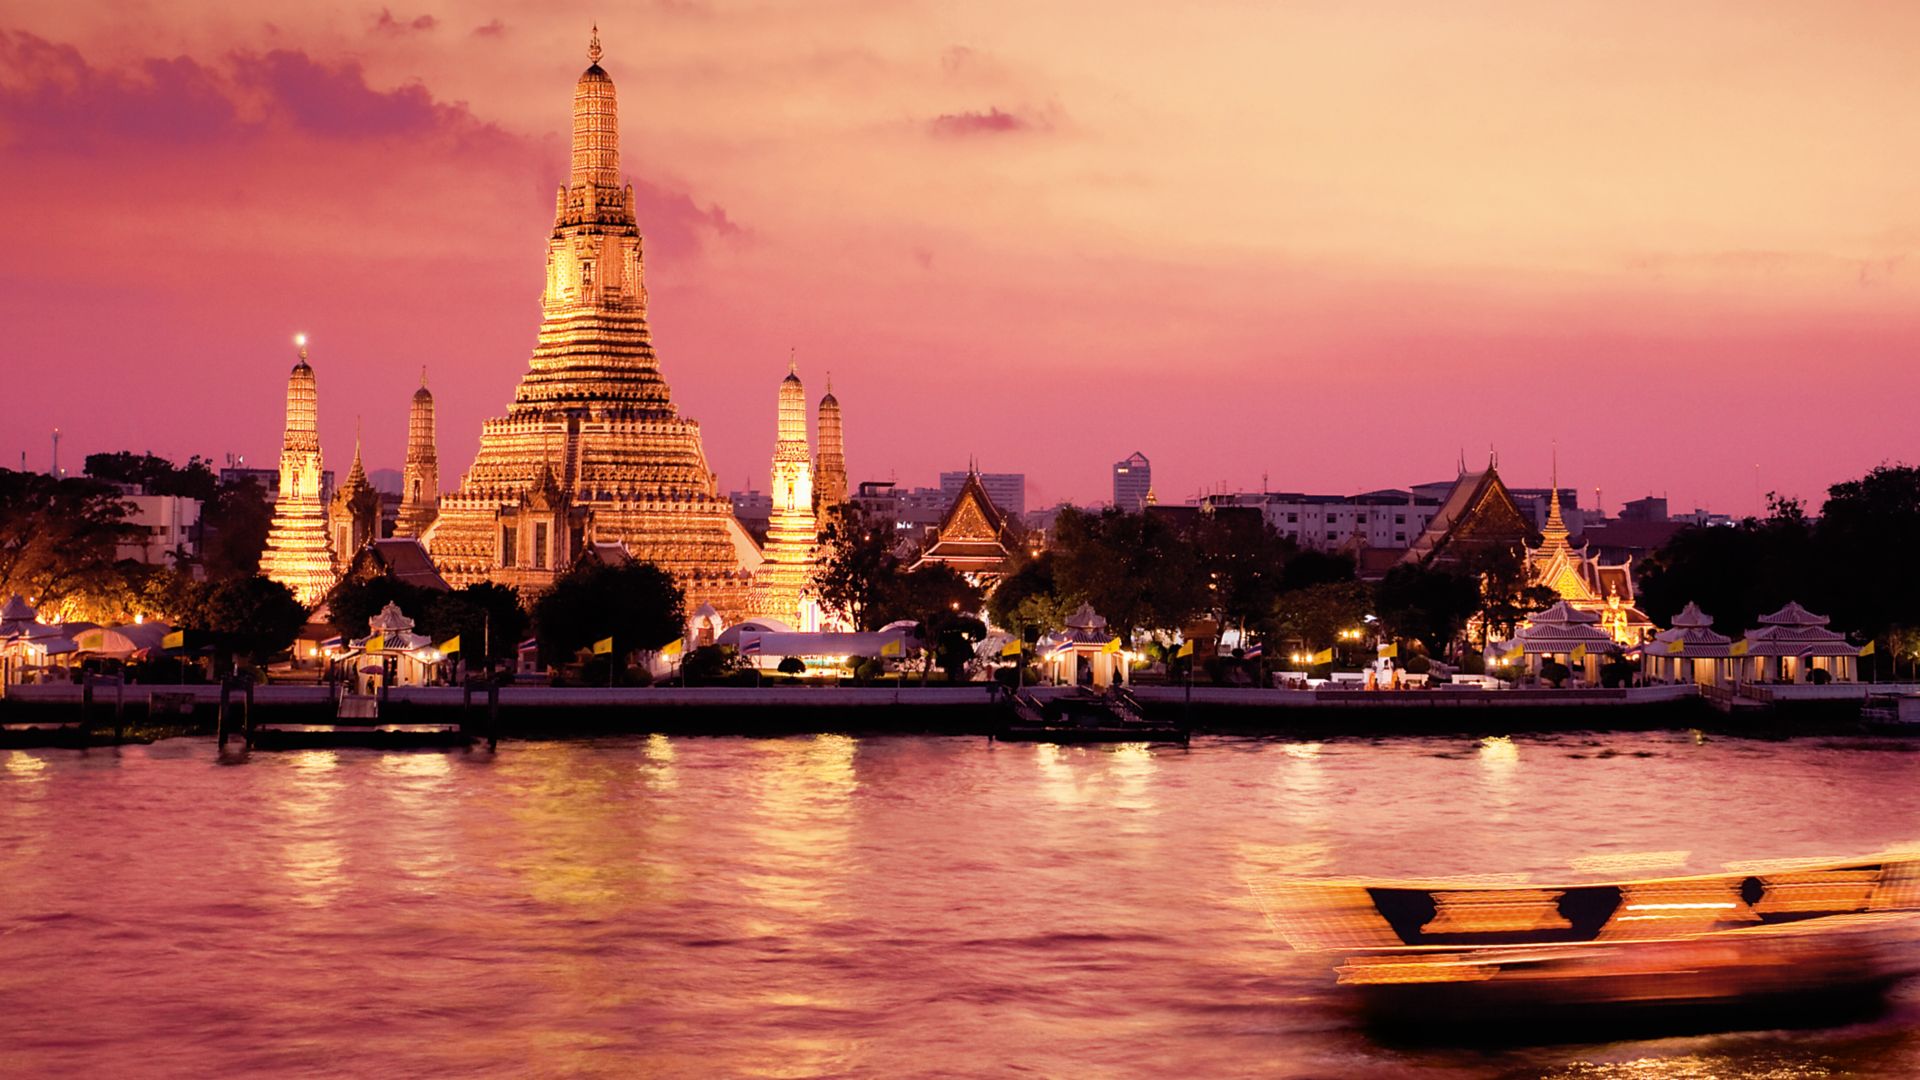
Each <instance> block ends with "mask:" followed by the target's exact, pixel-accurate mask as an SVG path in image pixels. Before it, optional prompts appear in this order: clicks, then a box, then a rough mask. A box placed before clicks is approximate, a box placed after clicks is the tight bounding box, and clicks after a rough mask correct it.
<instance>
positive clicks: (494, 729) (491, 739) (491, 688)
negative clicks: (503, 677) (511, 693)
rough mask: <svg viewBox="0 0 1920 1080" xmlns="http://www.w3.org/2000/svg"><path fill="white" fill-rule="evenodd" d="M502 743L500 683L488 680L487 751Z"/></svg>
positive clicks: (489, 751) (490, 751)
mask: <svg viewBox="0 0 1920 1080" xmlns="http://www.w3.org/2000/svg"><path fill="white" fill-rule="evenodd" d="M499 743H500V684H499V683H497V682H494V681H493V680H492V679H488V680H487V752H488V753H492V752H493V750H494V748H495V747H496V746H498V745H499Z"/></svg>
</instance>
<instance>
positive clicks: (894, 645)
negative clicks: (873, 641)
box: [880, 638, 903, 656]
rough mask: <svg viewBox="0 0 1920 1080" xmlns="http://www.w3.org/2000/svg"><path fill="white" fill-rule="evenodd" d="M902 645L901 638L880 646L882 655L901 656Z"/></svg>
mask: <svg viewBox="0 0 1920 1080" xmlns="http://www.w3.org/2000/svg"><path fill="white" fill-rule="evenodd" d="M902 644H903V642H902V640H901V639H900V638H894V639H893V640H892V641H888V642H885V643H883V644H882V645H881V646H880V655H881V656H899V655H900V651H901V645H902Z"/></svg>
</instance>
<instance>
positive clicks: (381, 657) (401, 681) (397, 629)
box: [345, 600, 442, 694]
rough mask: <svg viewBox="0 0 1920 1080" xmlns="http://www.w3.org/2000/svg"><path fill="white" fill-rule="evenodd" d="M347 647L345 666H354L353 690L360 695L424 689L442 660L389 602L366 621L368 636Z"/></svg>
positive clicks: (425, 637) (355, 639)
mask: <svg viewBox="0 0 1920 1080" xmlns="http://www.w3.org/2000/svg"><path fill="white" fill-rule="evenodd" d="M347 644H348V646H349V648H350V651H349V652H348V654H347V656H346V658H345V662H347V663H350V664H353V665H354V668H353V671H354V687H355V689H356V690H357V691H358V692H360V693H367V694H371V693H376V692H378V691H379V690H380V689H381V688H382V687H383V686H422V685H425V684H426V683H427V682H428V681H429V680H430V679H431V677H432V674H433V668H434V666H435V665H437V664H438V663H439V662H440V661H441V659H442V657H441V656H440V654H439V653H438V652H435V651H434V648H433V639H432V638H429V637H427V636H426V635H424V634H416V633H414V632H413V620H412V619H409V618H408V617H407V616H406V615H405V614H404V613H402V612H401V610H400V605H398V604H396V603H394V602H392V601H391V600H389V601H388V602H387V606H386V607H383V608H381V609H380V613H379V614H377V615H375V616H374V617H373V618H371V619H368V620H367V636H366V637H360V638H354V639H353V640H352V641H350V642H348V643H347ZM369 646H371V647H369Z"/></svg>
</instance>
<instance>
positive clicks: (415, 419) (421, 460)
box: [393, 367, 440, 537]
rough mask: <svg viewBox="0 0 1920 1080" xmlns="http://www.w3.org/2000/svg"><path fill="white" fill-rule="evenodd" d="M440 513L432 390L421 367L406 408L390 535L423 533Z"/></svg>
mask: <svg viewBox="0 0 1920 1080" xmlns="http://www.w3.org/2000/svg"><path fill="white" fill-rule="evenodd" d="M439 516H440V451H439V446H438V442H437V437H436V435H435V431H434V422H433V392H432V391H430V390H428V389H427V369H426V368H424V367H423V368H421V369H420V389H418V390H415V391H414V392H413V404H412V405H411V406H409V407H408V410H407V460H406V464H405V466H404V467H403V468H402V469H401V470H400V508H399V511H398V513H397V514H396V515H395V518H394V523H393V535H395V536H401V537H420V536H425V535H426V533H427V529H428V528H430V527H431V526H432V525H433V522H434V519H435V518H437V517H439Z"/></svg>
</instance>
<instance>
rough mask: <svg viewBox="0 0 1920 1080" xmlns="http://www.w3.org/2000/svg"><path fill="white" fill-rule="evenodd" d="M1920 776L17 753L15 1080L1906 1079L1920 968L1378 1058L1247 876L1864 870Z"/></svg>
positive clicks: (1518, 756)
mask: <svg viewBox="0 0 1920 1080" xmlns="http://www.w3.org/2000/svg"><path fill="white" fill-rule="evenodd" d="M1916 780H1920V754H1914V753H1908V752H1904V751H1903V750H1901V749H1899V748H1897V747H1888V746H1883V745H1874V744H1865V743H1825V742H1812V741H1799V742H1790V743H1773V742H1749V741H1742V740H1712V741H1706V742H1697V741H1696V740H1695V739H1694V738H1693V737H1691V736H1688V735H1685V734H1680V735H1609V736H1603V737H1596V738H1587V737H1573V736H1562V737H1552V738H1538V739H1529V738H1516V739H1514V740H1512V741H1506V740H1489V741H1486V742H1478V741H1474V740H1465V739H1461V740H1437V739H1436V740H1410V739H1398V740H1382V741H1337V742H1327V743H1306V744H1301V743H1285V742H1275V741H1264V740H1248V741H1224V740H1222V741H1216V740H1206V741H1201V742H1197V743H1196V744H1195V745H1194V747H1193V748H1192V749H1191V750H1186V751H1182V750H1171V749H1169V750H1159V749H1156V750H1148V749H1145V748H1139V747H1122V748H1114V749H1107V748H1099V749H1062V748H1054V747H1047V746H1037V747H1036V746H1012V745H1004V744H1002V745H994V744H989V743H987V742H986V741H984V740H980V739H937V738H879V739H862V740H855V739H850V738H845V737H839V736H821V737H815V738H796V739H777V740H746V739H678V738H675V739H667V738H661V737H654V738H651V739H646V738H642V739H633V740H611V741H596V742H575V743H548V744H539V743H535V744H526V743H511V744H506V745H503V747H502V748H501V750H500V753H499V754H498V755H497V756H492V757H490V756H487V755H485V754H481V753H474V754H455V755H439V754H382V753H376V752H361V751H343V752H337V753H336V752H306V753H289V754H255V755H253V756H252V758H251V760H230V761H229V762H227V763H224V764H223V763H221V762H219V761H218V760H217V755H216V753H215V750H214V748H213V746H212V745H211V744H210V743H208V742H205V741H200V740H173V741H169V742H164V743H160V744H157V745H155V746H152V747H131V748H127V749H125V750H123V751H120V752H117V753H116V752H98V751H96V752H93V753H90V754H86V755H81V754H76V753H73V752H70V751H0V1073H4V1074H6V1075H18V1076H45V1075H62V1074H71V1075H90V1076H147V1075H158V1076H188V1075H193V1076H203V1075H221V1074H254V1075H275V1076H304V1075H324V1076H333V1075H338V1076H401V1075H405V1076H423V1075H429V1076H430V1075H503V1076H638V1075H659V1076H782V1077H785V1076H829V1075H830V1076H889V1077H890V1076H906V1075H938V1076H975V1075H995V1076H998V1075H1027V1076H1076V1077H1077V1076H1282V1077H1293V1076H1299V1077H1305V1076H1314V1077H1372V1076H1383V1077H1384V1076H1417V1077H1456V1076H1458V1077H1466V1076H1500V1077H1506V1076H1511V1077H1533V1076H1550V1077H1556V1078H1568V1080H1571V1078H1581V1080H1587V1078H1603V1077H1604V1078H1612V1077H1636V1078H1638V1077H1662V1078H1667V1077H1689V1078H1692V1077H1702V1078H1704V1077H1768V1078H1776V1077H1816V1076H1842V1075H1861V1076H1879V1077H1910V1076H1916V1075H1920V990H1916V988H1915V987H1913V986H1911V985H1909V986H1907V987H1905V988H1903V989H1902V990H1901V991H1900V992H1899V993H1898V994H1896V996H1895V998H1894V1003H1893V1009H1892V1011H1891V1012H1890V1013H1889V1014H1888V1015H1886V1016H1883V1017H1879V1018H1876V1019H1873V1020H1870V1021H1864V1022H1861V1023H1859V1024H1856V1025H1854V1026H1851V1027H1846V1028H1839V1029H1826V1030H1817V1031H1796V1032H1761V1033H1741V1034H1727V1035H1721V1036H1713V1037H1704V1038H1689V1039H1674V1040H1662V1041H1656V1042H1642V1043H1631V1044H1628V1043H1616V1044H1601V1045H1593V1046H1559V1047H1546V1048H1532V1049H1518V1050H1505V1051H1482V1050H1465V1049H1435V1048H1431V1047H1429V1048H1407V1047H1394V1046H1387V1045H1382V1044H1381V1043H1379V1042H1377V1041H1376V1040H1375V1039H1374V1038H1373V1037H1371V1036H1370V1035H1368V1034H1367V1033H1366V1032H1365V1031H1364V1030H1362V1029H1360V1028H1358V1027H1356V1026H1355V1025H1354V1023H1353V1022H1352V1020H1351V1019H1350V1018H1349V1016H1348V1015H1347V1013H1346V1012H1345V1010H1344V1009H1343V1008H1342V1007H1341V1003H1340V999H1339V998H1338V997H1337V996H1336V995H1335V994H1334V993H1333V991H1332V987H1331V981H1332V980H1331V977H1330V976H1329V975H1328V973H1327V971H1326V970H1325V968H1324V967H1323V966H1322V965H1321V964H1319V963H1316V962H1314V961H1311V960H1308V959H1307V958H1305V957H1302V956H1299V955H1297V954H1293V953H1290V952H1288V951H1287V950H1286V949H1285V947H1284V946H1282V945H1281V944H1280V943H1279V942H1278V940H1277V939H1276V938H1275V937H1274V936H1273V935H1272V933H1271V932H1270V931H1269V929H1268V928H1267V926H1266V924H1265V922H1264V920H1263V918H1262V916H1261V914H1260V912H1259V910H1258V908H1257V906H1256V905H1255V903H1254V902H1253V900H1252V898H1251V896H1250V895H1249V892H1248V888H1247V884H1248V882H1249V881H1250V880H1254V879H1257V878H1260V877H1261V876H1263V875H1269V874H1272V873H1274V872H1276V871H1283V870H1284V871H1290V872H1314V873H1319V872H1326V873H1354V874H1379V875H1408V876H1430V875H1438V874H1453V873H1511V872H1532V873H1536V874H1543V875H1551V876H1554V877H1565V876H1566V870H1567V867H1568V864H1569V862H1570V861H1571V860H1572V859H1573V858H1575V857H1577V856H1582V855H1592V854H1605V853H1622V852H1632V851H1651V850H1659V851H1671V850H1685V851H1687V852H1689V853H1690V855H1689V857H1688V863H1689V866H1690V868H1692V869H1695V870H1708V869H1716V868H1718V866H1719V864H1720V863H1722V862H1725V861H1729V860H1736V859H1754V858H1771V857H1787V856H1802V855H1830V854H1855V853H1861V852H1867V851H1871V850H1874V849H1877V848H1880V847H1882V846H1885V845H1888V844H1891V843H1895V842H1901V841H1908V840H1912V839H1915V838H1916V836H1920V784H1917V783H1916Z"/></svg>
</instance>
